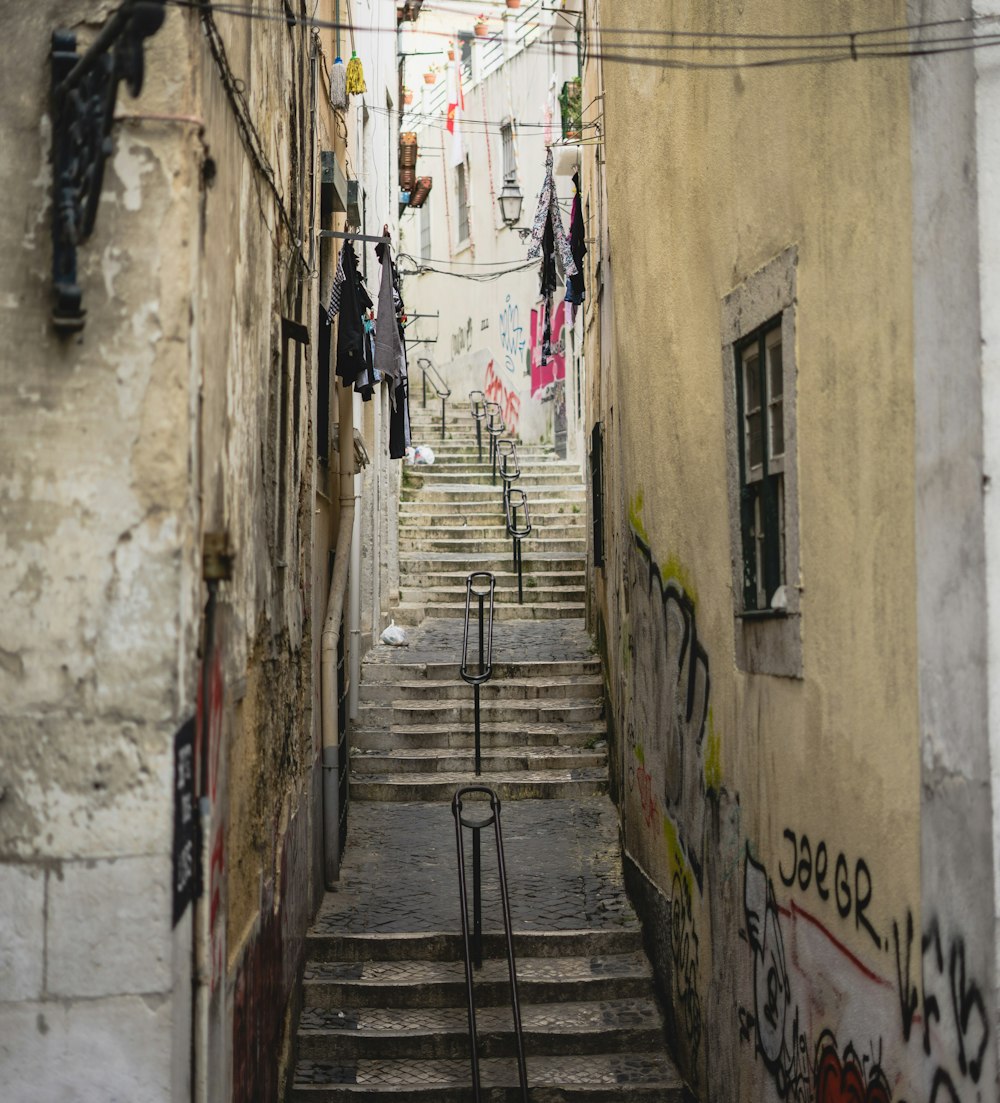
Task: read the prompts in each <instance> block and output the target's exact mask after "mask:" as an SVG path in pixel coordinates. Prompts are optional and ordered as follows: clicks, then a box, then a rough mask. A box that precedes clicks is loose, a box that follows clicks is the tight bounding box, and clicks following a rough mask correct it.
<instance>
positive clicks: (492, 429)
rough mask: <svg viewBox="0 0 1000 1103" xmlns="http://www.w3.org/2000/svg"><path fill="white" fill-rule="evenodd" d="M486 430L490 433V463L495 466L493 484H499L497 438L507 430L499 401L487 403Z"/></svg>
mask: <svg viewBox="0 0 1000 1103" xmlns="http://www.w3.org/2000/svg"><path fill="white" fill-rule="evenodd" d="M486 432H487V433H489V435H490V464H491V465H492V468H493V485H494V486H496V484H497V440H498V438H500V437H502V436H503V434H504V433H506V432H507V426H506V425H504V423H503V415H502V414H501V413H500V403H499V402H487V403H486Z"/></svg>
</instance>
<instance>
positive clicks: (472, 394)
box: [469, 391, 486, 463]
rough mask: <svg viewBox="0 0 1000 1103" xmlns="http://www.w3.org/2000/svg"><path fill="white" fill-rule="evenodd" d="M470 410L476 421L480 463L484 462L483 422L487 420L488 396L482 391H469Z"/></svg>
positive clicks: (477, 448)
mask: <svg viewBox="0 0 1000 1103" xmlns="http://www.w3.org/2000/svg"><path fill="white" fill-rule="evenodd" d="M469 409H470V411H471V412H472V416H473V417H474V418H475V421H476V450H477V452H478V453H479V463H482V462H483V421H484V420H485V418H486V395H484V394H483V392H482V391H469Z"/></svg>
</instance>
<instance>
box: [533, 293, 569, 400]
mask: <svg viewBox="0 0 1000 1103" xmlns="http://www.w3.org/2000/svg"><path fill="white" fill-rule="evenodd" d="M565 321H566V303H565V302H562V301H560V302H559V303H557V304H556V305H555V306H554V307H553V309H552V336H551V348H552V355H551V356H550V357H549V358H548V360H547V361H546V363H544V364H543V363H542V342H543V341H544V338H545V309H544V307H542V306H537V307H535V308H534V309H533V310H532V311H531V397H532V398H535V397H536V396H537V395H538V394H539V392H540V391H545V389H546V388H547V387H550V386H551V385H552V384H553V383H555V382H556V381H557V380H560V379H565V378H566V331H565Z"/></svg>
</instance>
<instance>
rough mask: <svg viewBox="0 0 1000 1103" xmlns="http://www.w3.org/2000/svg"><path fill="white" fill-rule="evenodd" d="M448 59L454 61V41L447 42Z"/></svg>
mask: <svg viewBox="0 0 1000 1103" xmlns="http://www.w3.org/2000/svg"><path fill="white" fill-rule="evenodd" d="M448 60H449V61H454V60H455V43H454V42H449V43H448Z"/></svg>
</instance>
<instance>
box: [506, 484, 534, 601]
mask: <svg viewBox="0 0 1000 1103" xmlns="http://www.w3.org/2000/svg"><path fill="white" fill-rule="evenodd" d="M519 510H520V511H521V513H522V514H523V516H524V520H523V521H519V519H518V511H519ZM530 532H531V517H530V516H529V514H528V496H527V495H526V494H525V493H524V491H523V490H521V488H520V487H511V489H510V490H509V491H508V492H507V534H508V536H510V538H511V543H512V544H513V560H514V567H513V569H514V570H515V571H517V601H518V604H519V605H523V604H524V582H523V579H522V563H523V560H522V558H521V556H522V553H521V541H522V540H523V539H524V538H525V537H526V536H528V535H529V534H530Z"/></svg>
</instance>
